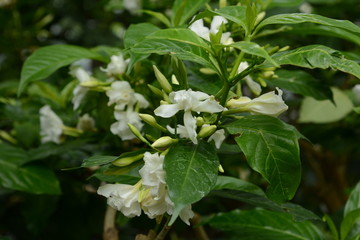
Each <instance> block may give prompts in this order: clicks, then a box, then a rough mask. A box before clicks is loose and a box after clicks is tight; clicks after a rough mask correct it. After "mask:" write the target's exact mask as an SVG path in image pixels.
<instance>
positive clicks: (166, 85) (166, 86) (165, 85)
mask: <svg viewBox="0 0 360 240" xmlns="http://www.w3.org/2000/svg"><path fill="white" fill-rule="evenodd" d="M153 68H154V72H155V76H156V79H157V80H158V81H159V83H160V85H161V87H162V88H163V89H164V91H165V92H166V93H171V92H172V87H171V85H170V83H169V82H168V80H167V79H166V77H165V76H164V75H163V74H162V73H161V72H160V71H159V69H158V68H157V67H156V66H155V65H153Z"/></svg>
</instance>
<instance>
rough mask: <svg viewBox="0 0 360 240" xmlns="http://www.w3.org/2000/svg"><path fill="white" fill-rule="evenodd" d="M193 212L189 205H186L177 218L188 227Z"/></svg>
mask: <svg viewBox="0 0 360 240" xmlns="http://www.w3.org/2000/svg"><path fill="white" fill-rule="evenodd" d="M194 215H195V214H194V212H193V211H192V210H191V205H186V206H185V207H184V208H183V209H182V210H181V212H180V214H179V217H180V219H181V220H183V222H184V223H186V224H187V225H190V222H189V220H190V219H191V218H193V217H194Z"/></svg>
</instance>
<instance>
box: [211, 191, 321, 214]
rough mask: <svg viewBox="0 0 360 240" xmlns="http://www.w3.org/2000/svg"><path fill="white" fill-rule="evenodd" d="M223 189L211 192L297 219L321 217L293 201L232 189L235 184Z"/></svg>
mask: <svg viewBox="0 0 360 240" xmlns="http://www.w3.org/2000/svg"><path fill="white" fill-rule="evenodd" d="M224 188H228V189H230V190H228V189H223V190H216V191H212V192H211V193H212V194H214V195H217V196H220V197H224V198H230V199H234V200H238V201H241V202H244V203H248V204H251V205H253V206H256V207H261V208H265V209H268V210H271V211H275V212H281V213H288V214H290V215H291V216H292V218H293V219H294V220H295V221H305V220H320V218H319V217H318V216H317V215H315V214H314V213H313V212H311V211H309V210H307V209H305V208H303V207H301V206H300V205H296V204H292V203H282V204H279V203H276V202H273V201H271V200H270V199H268V198H267V197H266V196H264V195H263V194H261V195H259V194H255V193H252V192H249V191H245V190H246V189H243V190H241V191H236V190H231V188H233V186H230V187H228V186H226V185H225V187H224Z"/></svg>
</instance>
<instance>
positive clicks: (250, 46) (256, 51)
mask: <svg viewBox="0 0 360 240" xmlns="http://www.w3.org/2000/svg"><path fill="white" fill-rule="evenodd" d="M230 46H231V47H234V48H237V49H239V50H241V51H243V52H245V53H247V54H250V55H255V56H258V57H262V58H265V59H266V60H268V61H269V62H270V63H271V64H273V65H274V66H276V67H279V65H278V64H277V63H276V62H275V61H274V60H272V58H271V57H270V55H269V54H268V52H267V51H266V50H265V49H264V48H263V47H260V46H259V45H258V44H256V43H254V42H245V41H241V42H236V43H233V44H230Z"/></svg>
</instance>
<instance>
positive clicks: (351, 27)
mask: <svg viewBox="0 0 360 240" xmlns="http://www.w3.org/2000/svg"><path fill="white" fill-rule="evenodd" d="M299 23H316V24H320V25H325V26H330V27H335V28H341V29H345V30H347V31H350V32H354V33H360V27H358V26H357V25H355V24H354V23H352V22H350V21H348V20H337V19H332V18H327V17H324V16H320V15H316V14H308V13H287V14H278V15H274V16H270V17H268V18H266V19H264V20H263V21H262V22H260V23H259V25H258V26H257V29H256V30H259V29H261V28H263V27H264V26H266V25H270V24H299Z"/></svg>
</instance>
